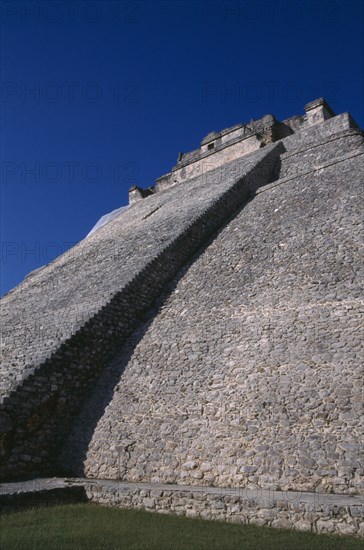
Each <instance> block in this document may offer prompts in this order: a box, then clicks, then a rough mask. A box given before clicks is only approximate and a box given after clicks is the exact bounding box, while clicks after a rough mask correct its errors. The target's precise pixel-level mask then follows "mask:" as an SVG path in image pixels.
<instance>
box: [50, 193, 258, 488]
mask: <svg viewBox="0 0 364 550" xmlns="http://www.w3.org/2000/svg"><path fill="white" fill-rule="evenodd" d="M254 197H255V194H253V193H252V194H251V195H250V196H249V197H248V199H247V200H246V202H245V203H244V204H243V205H242V206H241V207H240V208H239V209H238V210H237V211H236V212H235V213H234V214H233V215H232V216H230V217H229V218H228V219H227V220H226V222H225V223H224V225H223V226H221V227H220V228H219V229H218V230H217V231H216V232H215V233H214V234H213V235H212V236H211V237H210V238H209V240H208V241H207V242H206V243H205V244H204V245H203V246H201V247H200V248H199V250H198V251H197V252H196V253H195V254H194V255H193V257H192V258H191V259H190V260H189V261H188V262H187V263H186V264H185V265H184V266H183V267H182V268H181V269H180V270H179V271H178V273H177V275H176V277H175V278H174V279H172V281H170V282H169V283H168V284H167V285H166V286H165V289H164V291H163V292H162V294H161V295H160V297H159V298H158V299H157V300H156V302H155V304H154V305H153V306H152V307H151V308H150V309H149V310H148V311H147V312H146V313H145V315H144V316H143V318H142V319H141V325H140V326H139V327H138V328H137V329H136V330H135V331H134V332H133V334H132V335H131V336H130V338H129V339H128V340H127V341H126V343H125V344H124V345H123V346H122V348H120V350H119V352H118V353H117V354H116V355H115V358H114V359H113V360H112V361H111V362H110V364H109V366H108V367H106V368H105V369H104V371H103V373H102V374H101V376H100V378H99V380H98V382H97V384H96V386H95V389H94V391H93V393H92V395H91V397H90V399H89V400H88V401H87V403H86V404H85V405H84V407H83V409H82V412H81V413H80V415H79V417H78V418H77V420H76V422H75V426H74V428H73V430H72V432H71V434H70V436H69V437H68V439H67V441H66V443H65V445H64V447H63V450H62V452H61V453H60V458H59V461H58V468H59V472H58V473H59V474H60V475H69V476H79V477H85V469H84V462H85V460H86V457H87V452H88V448H89V444H90V442H91V440H92V437H93V435H94V432H95V429H96V427H97V424H98V422H99V420H100V419H101V418H102V417H103V416H104V414H105V410H106V408H107V406H108V404H109V403H110V402H111V401H112V399H113V396H114V393H115V387H116V386H117V385H118V384H119V383H120V382H122V380H121V379H122V375H123V373H124V371H125V369H126V367H127V365H128V363H129V361H130V359H131V357H132V356H133V353H134V350H135V348H136V347H137V345H138V344H139V343H140V341H141V340H143V338H144V336H145V334H146V333H147V332H148V330H149V327H150V325H151V324H152V322H153V320H154V318H155V317H156V316H157V315H158V314H159V313H160V312H161V310H162V308H163V306H164V304H165V302H166V301H167V300H168V298H169V297H170V295H171V294H172V293H173V292H174V290H175V289H176V287H177V285H178V283H179V282H180V280H181V279H183V277H184V276H185V274H186V273H187V272H188V270H189V269H190V268H191V267H192V265H193V264H194V263H195V262H196V261H197V260H198V259H199V257H200V256H201V255H202V254H203V253H204V252H205V250H206V249H207V248H208V247H209V246H210V244H211V243H212V242H213V241H214V240H215V239H216V237H217V236H218V235H219V234H220V233H221V232H222V231H223V230H224V229H225V227H226V226H227V225H228V224H229V223H230V222H231V221H232V220H233V219H234V218H235V217H236V216H238V215H239V214H240V213H241V212H242V211H243V210H244V208H245V207H246V206H247V205H248V204H249V203H250V202H251V201H252V200H253V199H254ZM110 444H112V442H110ZM126 447H127V445H126ZM122 452H123V453H125V452H128V449H127V448H125V449H124V448H123V449H122ZM118 479H120V480H122V479H123V469H122V468H120V469H119V476H118Z"/></svg>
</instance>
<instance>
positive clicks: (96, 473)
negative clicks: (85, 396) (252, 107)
mask: <svg viewBox="0 0 364 550" xmlns="http://www.w3.org/2000/svg"><path fill="white" fill-rule="evenodd" d="M336 118H338V117H336ZM332 120H334V119H332ZM341 120H342V119H341ZM337 122H338V121H336V123H337ZM339 122H340V120H339ZM330 123H331V121H330V120H329V121H326V122H325V123H323V125H326V124H330ZM344 123H345V121H344ZM332 128H333V124H331V129H332ZM337 128H338V130H340V129H341V128H340V124H338V125H337ZM312 130H313V134H312V135H313V136H316V135H317V134H316V130H317V126H316V127H313V128H312ZM328 133H329V132H328ZM305 135H306V136H308V134H307V133H306V134H305ZM294 137H295V138H296V136H294ZM286 139H287V140H291V137H288V138H286ZM285 141H286V140H284V142H285ZM362 142H363V138H362V136H361V135H360V133H351V132H348V133H346V134H342V135H340V136H338V139H337V140H336V141H335V140H331V141H330V140H329V141H328V143H327V144H326V145H325V147H323V146H321V145H319V146H318V147H317V148H316V153H315V155H316V156H315V158H314V161H315V162H316V161H317V160H320V159H321V160H322V155H323V154H324V159H326V160H325V162H326V164H325V163H324V167H321V168H319V169H314V166H313V165H312V166H311V172H310V173H308V174H306V173H305V174H304V175H300V174H295V170H291V168H290V169H289V166H290V163H291V162H292V166H293V163H294V158H295V155H294V152H293V150H292V141H291V142H290V146H291V147H290V148H291V151H290V153H291V156H287V157H286V159H287V162H286V161H283V162H282V167H285V168H284V170H288V172H289V173H291V174H295V175H293V176H291V177H290V178H288V179H287V178H282V179H281V180H278V181H276V182H274V183H272V184H270V185H268V186H267V187H266V188H264V187H263V188H260V189H259V190H258V191H257V193H256V196H255V197H254V198H253V200H251V201H250V202H249V203H248V204H247V205H246V207H245V208H244V209H243V210H242V211H241V212H240V213H239V214H238V215H237V216H236V217H235V218H234V219H233V220H232V221H230V223H229V224H228V225H227V226H226V227H225V228H224V229H223V230H222V231H221V232H220V233H219V235H218V236H217V237H216V238H215V239H214V241H213V242H212V243H211V244H210V245H209V246H208V248H207V249H206V250H205V251H204V252H203V253H202V254H201V255H199V256H198V257H196V258H195V261H194V262H193V263H191V264H190V265H189V266H187V267H185V268H184V269H183V270H182V271H181V272H180V273H179V275H178V277H177V278H176V279H175V280H174V282H173V284H171V285H170V286H169V288H168V289H167V290H166V293H165V295H164V297H163V299H161V302H160V304H159V307H158V308H157V310H156V311H155V312H154V313H153V314H151V317H150V319H149V321H148V322H147V323H146V324H145V325H144V326H142V327H141V328H140V329H139V330H138V331H136V332H135V333H134V335H133V337H132V338H131V339H130V340H129V342H128V343H127V345H126V346H125V347H124V348H123V350H121V352H120V354H119V356H118V357H117V358H116V359H115V360H114V361H113V362H112V363H111V364H110V366H109V368H108V369H107V371H106V372H105V375H104V376H103V377H102V378H101V379H100V381H99V384H98V386H97V387H96V388H95V391H94V394H93V397H92V399H91V400H90V402H89V403H88V404H87V406H86V407H85V409H84V411H83V413H82V414H81V415H80V417H79V419H78V422H77V425H76V426H75V429H74V432H73V434H72V436H71V437H70V438H69V441H68V445H67V446H66V448H65V449H64V453H63V456H62V464H63V465H64V466H66V467H67V468H69V469H70V470H71V471H73V472H74V473H77V474H80V473H82V472H85V474H86V476H87V477H95V478H110V479H123V480H128V481H133V482H139V481H144V482H145V481H150V482H153V483H160V482H161V483H179V484H181V483H183V484H191V485H208V486H221V487H247V488H249V487H261V488H265V489H270V490H300V491H319V492H335V493H348V494H357V493H360V492H363V487H364V486H363V481H362V480H363V473H364V464H363V456H362V454H361V439H360V437H361V432H362V425H361V424H360V420H359V419H360V418H361V414H360V411H361V402H362V391H363V377H362V374H363V372H362V364H363V349H362V339H361V332H360V330H361V329H360V323H361V318H362V314H363V309H364V304H363V299H362V296H363V294H362V288H361V286H360V285H361V277H360V266H361V255H362V250H361V248H360V246H361V237H362V235H361V232H360V227H361V223H362V204H363V202H362V198H363V195H362V193H363V185H362V183H363V178H364V164H363V152H364V149H363V145H362ZM296 143H297V142H296ZM338 143H339V144H340V147H341V149H342V153H343V155H342V156H341V157H338V156H337V153H338V147H337V145H338ZM355 144H356V147H357V148H356V149H355V151H354V152H356V156H355V155H354V156H351V155H352V154H353V150H352V148H353V147H354V146H355ZM345 147H347V150H346V149H345ZM330 150H331V153H332V158H331V160H330V154H329V151H330ZM308 151H309V149H308ZM345 153H346V154H345ZM307 154H308V155H311V152H308V153H307ZM296 158H297V159H300V158H301V157H300V155H297V156H296ZM307 162H310V163H311V162H312V158H311V157H309V158H308V159H306V160H305V161H303V163H302V165H303V166H304V167H305V169H306V168H307V167H306V164H307ZM320 162H321V161H320ZM319 164H320V163H319ZM290 170H291V171H290ZM286 173H287V172H286ZM72 469H73V470H72Z"/></svg>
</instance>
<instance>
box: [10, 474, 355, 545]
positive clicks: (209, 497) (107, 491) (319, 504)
mask: <svg viewBox="0 0 364 550" xmlns="http://www.w3.org/2000/svg"><path fill="white" fill-rule="evenodd" d="M67 488H68V489H70V488H72V490H73V493H72V494H73V497H75V496H76V495H78V498H79V500H80V501H82V500H86V499H87V500H89V501H93V502H97V503H99V504H102V505H105V506H115V507H118V508H137V509H143V510H148V511H153V512H158V513H161V514H177V515H184V516H187V517H200V518H204V519H210V520H220V521H227V522H232V523H241V524H255V525H260V526H266V527H277V528H284V529H296V530H299V531H311V532H314V533H334V534H339V535H352V536H356V537H364V499H363V497H361V496H356V495H355V496H352V495H341V494H327V493H309V492H300V491H275V490H268V489H260V488H258V487H257V488H255V489H254V488H249V489H248V488H243V487H241V488H239V487H237V488H225V487H204V486H193V485H169V484H160V483H130V482H123V481H116V480H100V479H82V478H75V479H73V478H63V479H61V478H51V479H35V480H30V481H24V482H17V483H3V484H1V485H0V503H2V504H3V503H4V502H5V503H6V502H8V503H10V502H11V501H12V502H14V499H15V497H16V498H17V499H18V501H19V499H20V498H23V502H24V503H25V504H26V503H27V502H29V501H30V502H33V501H35V500H37V501H38V502H39V503H40V502H41V500H42V499H46V495H47V492H55V491H58V495H59V497H62V496H63V495H67V497H69V496H70V495H68V493H67V491H66V489H67ZM77 488H78V489H79V491H78V492H77V491H75V489H77ZM37 495H38V498H37Z"/></svg>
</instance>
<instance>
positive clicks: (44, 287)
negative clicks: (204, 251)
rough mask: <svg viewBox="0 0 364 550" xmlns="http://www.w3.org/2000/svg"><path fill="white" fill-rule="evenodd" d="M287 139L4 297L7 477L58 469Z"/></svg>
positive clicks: (107, 230)
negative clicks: (156, 310)
mask: <svg viewBox="0 0 364 550" xmlns="http://www.w3.org/2000/svg"><path fill="white" fill-rule="evenodd" d="M282 151H283V146H282V144H281V143H277V144H273V145H270V146H267V147H265V148H264V149H262V150H260V151H258V152H256V153H254V155H247V156H246V157H244V158H242V159H239V160H236V161H234V162H232V163H229V164H227V165H225V166H223V167H221V168H220V169H218V170H215V171H212V172H210V173H209V174H208V176H200V177H199V178H195V179H193V180H190V181H189V182H188V184H187V185H184V186H176V187H175V188H172V189H170V190H167V191H165V192H163V193H160V194H157V195H155V196H153V197H150V198H149V199H148V201H145V202H144V201H141V202H139V203H137V204H135V205H134V206H132V207H131V208H130V209H128V211H126V212H124V213H123V214H122V215H121V216H120V217H118V218H117V219H115V220H114V221H112V222H110V223H109V224H107V225H105V226H104V227H102V228H101V229H99V230H98V231H97V232H95V233H93V234H92V235H90V236H89V237H88V238H87V239H85V240H84V241H82V242H81V243H79V244H78V245H77V246H76V247H75V248H73V249H72V250H70V251H69V252H67V253H66V254H64V255H63V256H61V257H60V258H58V259H57V260H55V261H54V262H52V263H51V264H50V265H48V266H46V267H44V268H43V269H41V270H38V271H37V272H35V273H34V274H32V275H31V276H30V277H28V278H27V279H26V280H25V281H24V282H23V283H22V284H21V285H19V286H18V287H17V288H16V289H14V290H13V291H12V292H10V293H9V294H8V295H7V296H5V297H4V298H3V300H2V303H1V306H2V325H3V334H2V338H3V342H4V344H5V346H4V348H3V350H2V351H3V361H2V369H1V384H2V395H3V397H2V410H1V412H2V415H1V418H2V425H1V436H2V437H1V445H2V448H1V451H2V459H3V460H2V464H3V465H2V469H1V475H2V476H3V477H9V476H19V475H25V474H29V473H32V474H33V475H35V474H38V473H44V472H45V471H54V458H55V457H56V456H57V454H58V452H59V449H60V446H61V444H62V441H63V439H64V437H65V435H67V433H68V431H69V430H70V427H71V426H72V423H73V421H74V419H75V416H76V415H77V413H78V412H79V409H80V406H81V404H82V401H83V400H84V399H85V398H86V397H87V396H88V395H89V393H90V390H91V389H92V388H93V386H94V384H95V381H96V380H97V377H98V375H99V374H100V372H102V369H103V367H104V366H105V365H106V364H107V362H108V361H110V359H111V358H112V357H113V356H114V355H115V353H116V352H117V351H118V350H119V349H120V347H121V346H122V344H123V342H124V341H125V338H126V337H127V336H129V335H130V333H131V332H132V330H133V329H135V327H136V326H137V325H138V324H139V323H140V319H141V318H142V315H143V313H144V312H145V311H146V310H147V309H148V307H150V306H151V305H152V303H153V300H154V299H155V298H156V297H157V296H158V295H159V294H160V293H161V291H162V290H163V288H164V286H165V284H166V282H168V281H169V280H170V279H171V278H173V277H174V276H175V275H176V273H177V271H178V269H179V268H180V267H181V266H183V265H184V264H185V262H186V261H187V260H188V259H189V258H190V257H191V255H192V254H193V253H195V252H196V250H197V249H198V248H199V247H200V246H202V245H203V244H204V243H205V242H206V240H207V239H208V238H209V237H210V236H211V234H212V233H213V232H214V231H216V230H217V229H218V228H219V227H221V225H222V224H224V223H225V222H226V220H227V219H228V218H229V216H231V215H232V214H233V213H234V212H235V211H236V209H237V208H239V206H241V205H242V204H244V203H245V202H246V200H247V199H248V198H249V196H250V195H251V194H252V193H254V191H255V190H256V189H257V188H258V187H259V186H260V185H264V184H266V183H268V182H269V181H270V179H271V177H272V174H273V172H274V168H275V165H276V162H277V160H278V157H279V153H280V152H282Z"/></svg>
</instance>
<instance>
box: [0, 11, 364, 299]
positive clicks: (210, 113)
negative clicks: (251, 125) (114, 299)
mask: <svg viewBox="0 0 364 550" xmlns="http://www.w3.org/2000/svg"><path fill="white" fill-rule="evenodd" d="M1 30H2V35H1V79H2V88H1V92H2V93H1V113H2V117H1V168H2V179H1V199H2V207H1V215H2V219H1V229H2V250H1V252H2V258H1V271H2V283H1V292H2V293H4V292H6V291H8V290H9V289H10V288H12V287H13V286H15V285H16V284H18V283H19V282H20V281H21V280H22V279H23V278H24V276H25V275H26V274H27V273H29V272H30V271H31V270H33V269H35V268H37V267H40V266H42V265H44V264H46V263H48V262H49V261H50V260H52V259H53V258H54V257H55V256H56V255H57V254H59V253H61V252H64V251H65V250H66V249H67V248H69V246H71V244H74V243H76V242H78V241H79V240H81V239H82V238H83V237H84V236H85V235H86V234H87V233H88V231H89V230H90V229H91V227H92V226H93V225H94V224H95V223H96V222H97V220H98V219H99V218H100V217H101V216H102V215H103V214H105V213H107V212H109V211H111V210H113V209H115V208H118V207H120V206H122V205H124V204H127V190H128V188H129V187H130V186H131V185H133V184H138V185H141V186H143V187H147V186H149V185H152V184H153V183H154V181H155V178H157V177H159V176H160V175H162V174H164V173H166V172H168V171H169V170H170V169H171V167H172V166H173V165H174V164H175V161H176V159H177V154H178V152H179V151H188V150H190V149H194V148H196V147H197V146H198V145H199V142H200V140H201V139H202V137H203V136H204V135H206V134H207V133H208V132H210V131H212V130H220V129H222V128H225V127H228V126H231V125H233V124H236V123H239V122H246V121H249V120H250V119H251V118H259V117H261V116H263V115H265V114H268V113H272V114H275V115H276V117H277V118H279V119H283V118H286V117H288V116H291V115H294V114H299V113H302V114H303V106H304V105H305V103H307V102H308V101H311V100H313V99H315V98H316V97H319V96H324V97H326V99H327V100H328V101H329V103H330V104H331V106H332V107H333V109H334V110H335V111H336V112H337V113H341V112H344V111H349V112H350V113H351V114H352V115H353V117H354V118H355V119H356V120H357V122H358V123H359V124H360V126H362V127H363V125H364V124H363V122H364V113H363V97H364V90H363V87H364V86H363V74H364V62H363V31H364V25H363V4H362V3H361V2H359V1H357V2H355V1H354V2H351V1H348V0H345V1H344V2H341V1H321V2H310V1H302V2H295V1H293V2H292V1H276V2H270V1H262V2H260V1H259V0H258V1H256V2H253V1H243V2H236V1H230V2H226V1H220V0H214V1H202V2H199V1H197V0H193V1H186V0H185V1H183V2H180V1H173V0H169V1H166V2H164V1H152V0H149V1H146V2H129V1H125V2H117V1H116V0H115V1H114V0H113V1H110V2H108V1H106V0H103V1H102V2H97V1H90V2H86V1H81V0H78V1H77V0H76V1H72V2H64V1H59V0H52V1H49V2H48V1H47V0H44V1H32V2H25V1H21V2H17V1H6V0H5V1H3V2H2V3H1ZM32 91H33V92H32ZM32 170H33V172H32Z"/></svg>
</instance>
